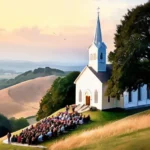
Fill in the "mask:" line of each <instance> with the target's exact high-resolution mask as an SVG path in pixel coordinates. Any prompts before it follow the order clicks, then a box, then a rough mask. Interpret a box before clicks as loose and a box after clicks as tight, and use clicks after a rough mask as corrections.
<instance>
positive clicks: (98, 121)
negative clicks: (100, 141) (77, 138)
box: [0, 108, 150, 150]
mask: <svg viewBox="0 0 150 150" xmlns="http://www.w3.org/2000/svg"><path fill="white" fill-rule="evenodd" d="M146 109H148V108H141V109H135V110H127V111H125V110H120V109H115V110H110V111H93V112H92V111H87V112H84V113H83V115H88V114H89V115H90V116H91V120H92V121H91V122H90V123H88V124H85V125H81V126H79V127H78V128H77V129H76V130H73V131H70V132H68V134H65V135H62V136H60V137H58V138H56V139H52V140H49V141H47V142H45V143H42V145H44V146H46V147H50V146H51V145H53V144H54V143H56V142H58V141H61V140H64V139H66V138H67V137H69V136H73V135H76V134H80V133H82V132H84V131H88V130H91V129H95V128H97V127H99V126H104V125H106V124H108V123H110V122H113V121H116V120H119V119H122V118H124V117H127V116H130V115H133V114H135V113H138V112H142V111H144V110H146ZM64 111H65V109H64V108H62V109H60V110H58V111H57V112H55V113H53V114H52V115H54V116H55V115H56V114H58V112H64ZM149 112H150V111H146V112H144V114H145V113H147V114H149ZM141 114H143V113H141ZM52 115H51V116H52ZM138 115H139V114H138ZM21 131H22V130H19V131H17V132H15V133H13V134H19V133H20V132H21ZM4 139H6V137H4V138H2V139H0V141H2V140H4ZM9 148H10V150H19V149H17V148H18V146H12V145H11V146H10V145H5V144H2V143H0V150H3V149H4V150H5V149H8V150H9ZM19 148H20V149H21V150H24V149H27V150H32V149H33V150H34V149H35V148H30V147H29V149H28V148H27V147H25V148H24V147H19Z"/></svg>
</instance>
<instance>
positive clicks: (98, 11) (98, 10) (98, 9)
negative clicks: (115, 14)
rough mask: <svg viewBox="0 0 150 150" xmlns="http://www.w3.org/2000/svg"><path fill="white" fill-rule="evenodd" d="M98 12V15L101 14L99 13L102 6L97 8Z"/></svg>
mask: <svg viewBox="0 0 150 150" xmlns="http://www.w3.org/2000/svg"><path fill="white" fill-rule="evenodd" d="M97 13H98V15H99V13H100V8H99V7H98V8H97Z"/></svg>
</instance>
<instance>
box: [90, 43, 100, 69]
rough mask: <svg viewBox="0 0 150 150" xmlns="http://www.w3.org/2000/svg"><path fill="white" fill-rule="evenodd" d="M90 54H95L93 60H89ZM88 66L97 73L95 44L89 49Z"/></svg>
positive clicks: (96, 49)
mask: <svg viewBox="0 0 150 150" xmlns="http://www.w3.org/2000/svg"><path fill="white" fill-rule="evenodd" d="M91 54H92V55H93V54H96V59H95V60H91V59H90V56H91ZM89 66H90V67H92V68H93V69H94V70H96V71H98V48H97V47H96V46H95V44H92V45H91V47H90V48H89Z"/></svg>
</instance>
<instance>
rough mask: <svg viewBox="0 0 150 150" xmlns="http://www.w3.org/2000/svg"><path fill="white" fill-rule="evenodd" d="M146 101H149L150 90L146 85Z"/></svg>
mask: <svg viewBox="0 0 150 150" xmlns="http://www.w3.org/2000/svg"><path fill="white" fill-rule="evenodd" d="M147 99H150V88H149V87H148V85H147Z"/></svg>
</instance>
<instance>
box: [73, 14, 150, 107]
mask: <svg viewBox="0 0 150 150" xmlns="http://www.w3.org/2000/svg"><path fill="white" fill-rule="evenodd" d="M106 49H107V46H106V44H105V43H104V42H103V40H102V33H101V25H100V17H99V13H98V18H97V26H96V32H95V37H94V41H93V43H92V45H91V46H90V47H89V50H88V52H89V63H88V65H87V66H86V67H85V68H84V69H83V71H82V72H81V73H80V74H79V76H78V77H77V79H76V80H75V81H74V83H75V85H76V102H75V103H76V104H77V105H78V104H81V105H83V104H85V105H90V106H94V107H97V108H98V109H99V110H105V109H111V108H125V109H126V108H131V107H138V106H145V105H149V104H150V89H149V88H148V87H147V85H143V86H141V87H139V88H138V89H137V90H136V91H131V92H126V91H125V92H124V93H123V95H121V96H120V99H119V100H117V99H116V98H111V97H109V96H106V95H105V91H106V89H107V81H108V80H109V79H110V76H111V72H112V65H111V64H106Z"/></svg>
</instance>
